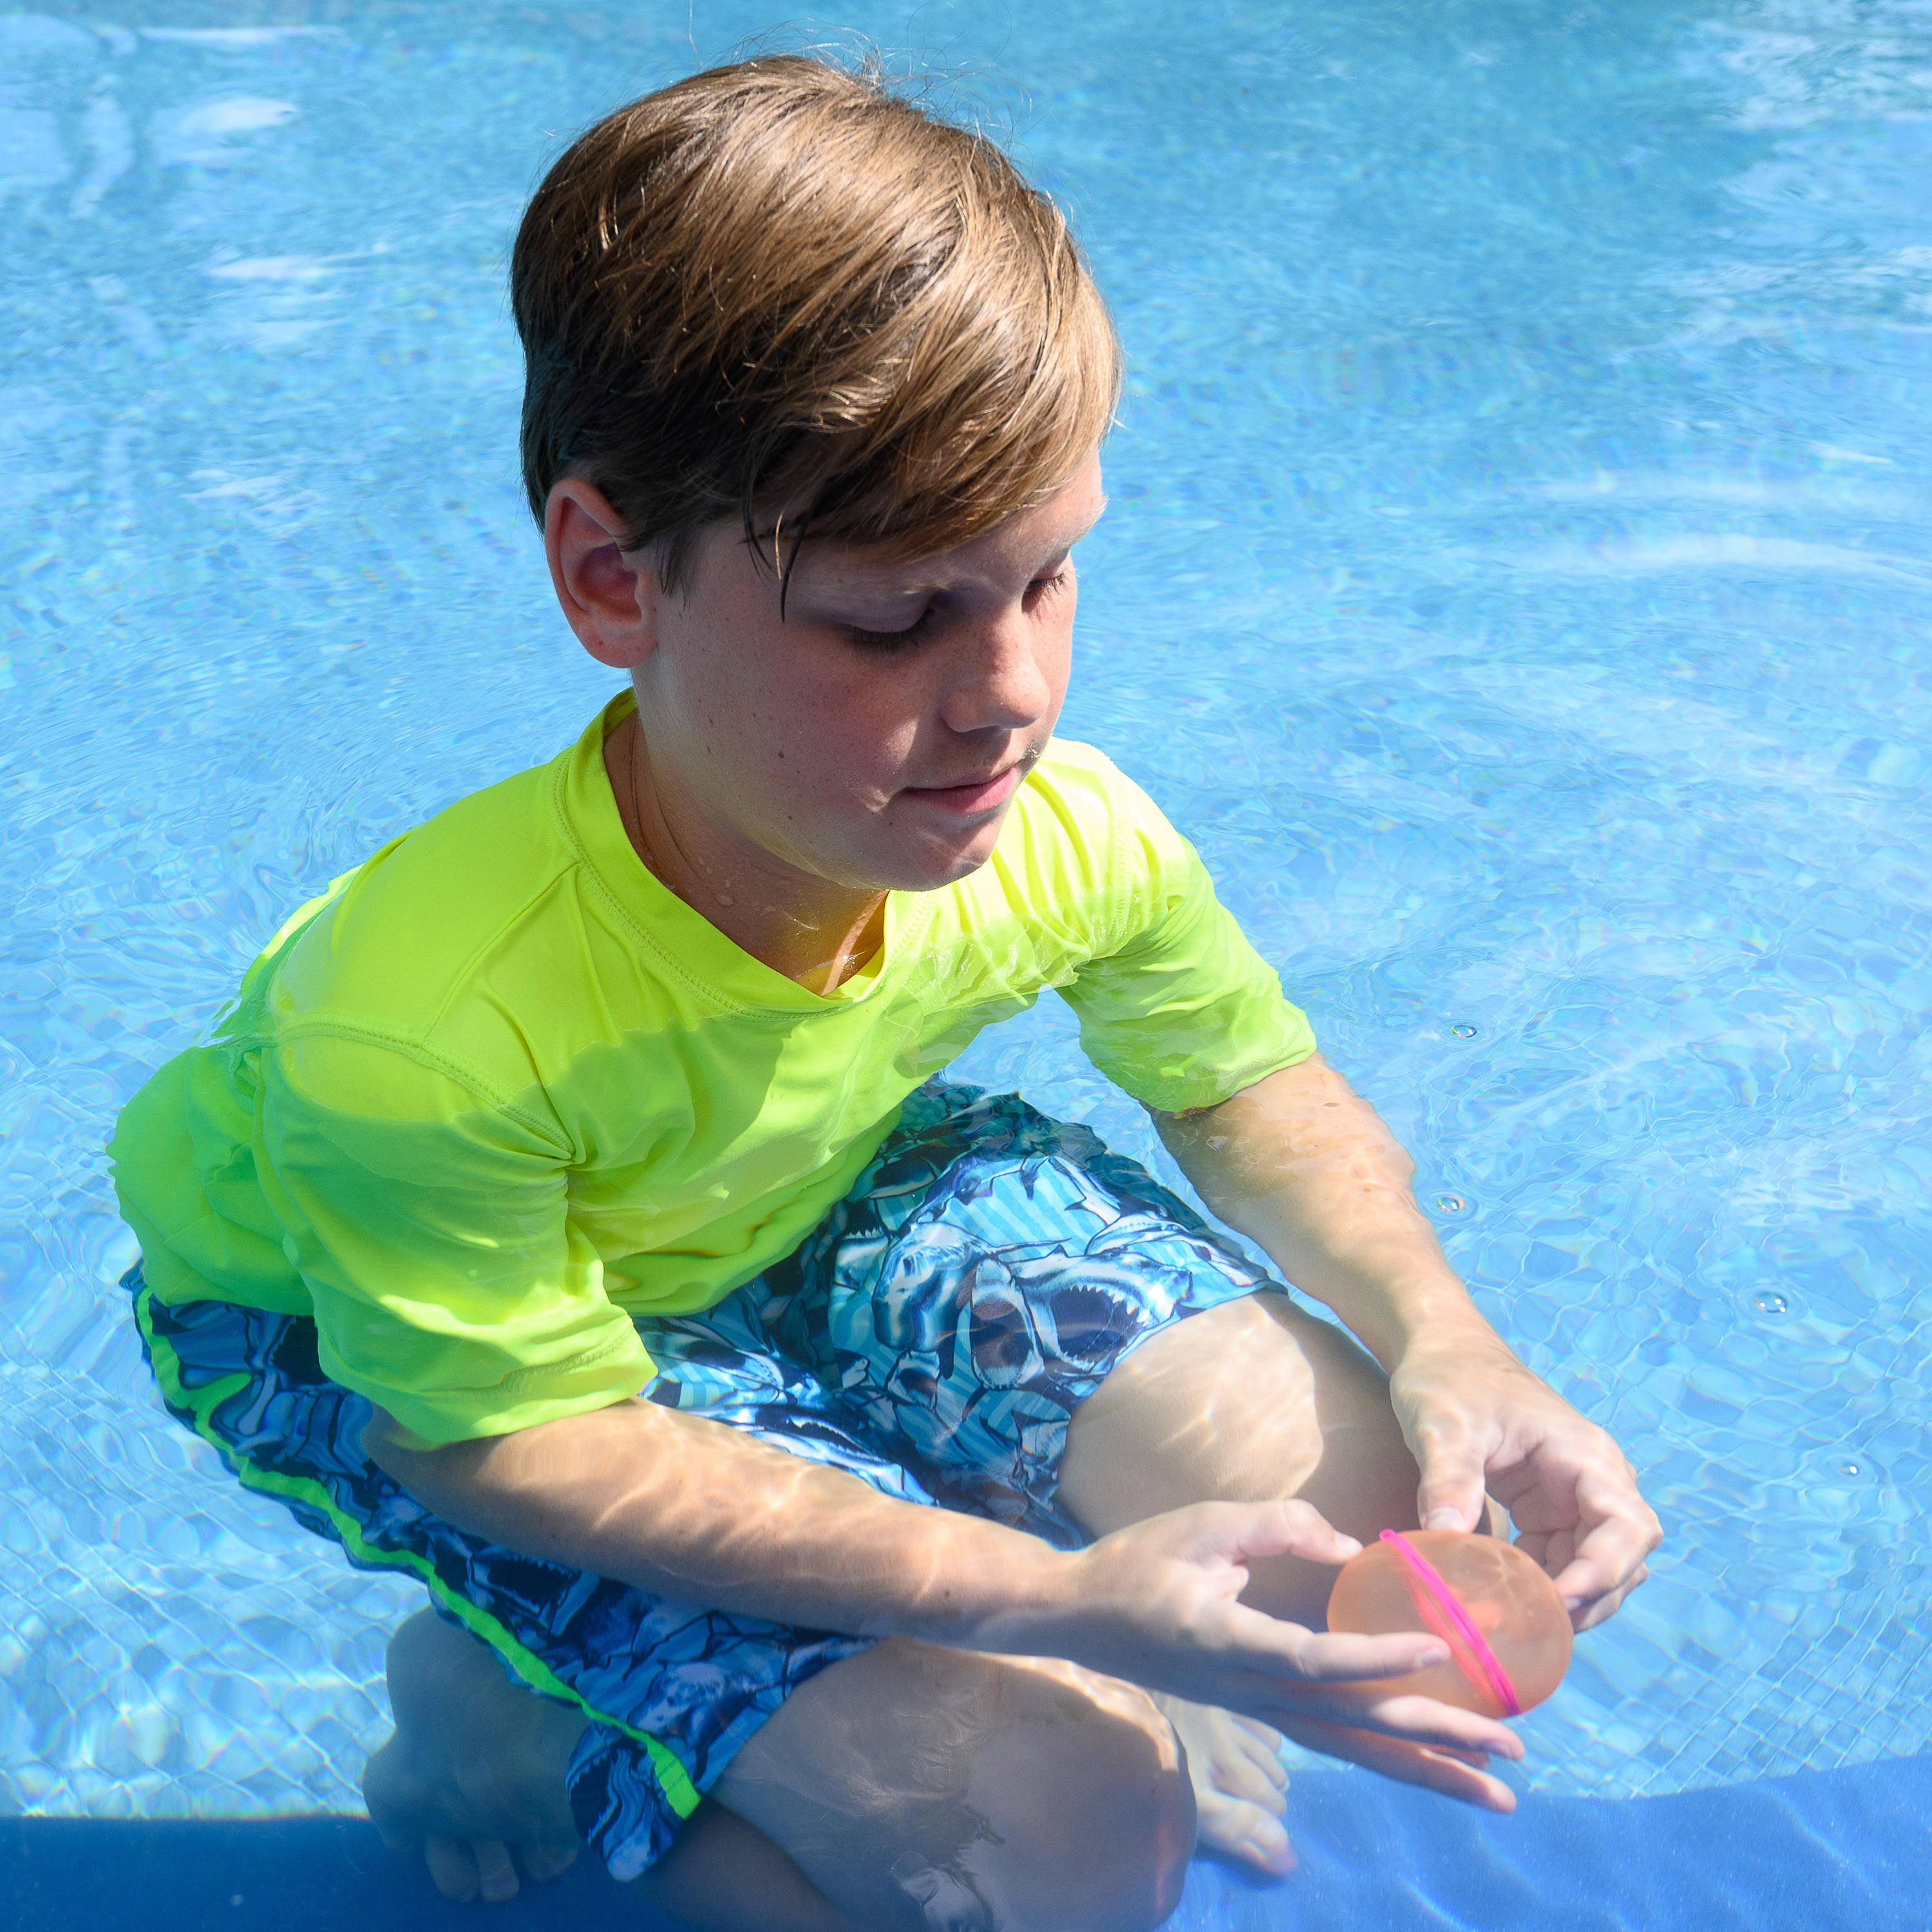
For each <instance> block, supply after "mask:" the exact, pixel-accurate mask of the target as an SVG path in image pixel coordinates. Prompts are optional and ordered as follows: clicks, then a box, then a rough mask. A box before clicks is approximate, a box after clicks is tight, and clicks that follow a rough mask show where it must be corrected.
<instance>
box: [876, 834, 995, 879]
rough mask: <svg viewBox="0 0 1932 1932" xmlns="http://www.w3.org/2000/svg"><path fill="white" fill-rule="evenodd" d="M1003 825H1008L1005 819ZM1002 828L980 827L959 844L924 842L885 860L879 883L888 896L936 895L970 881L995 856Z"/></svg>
mask: <svg viewBox="0 0 1932 1932" xmlns="http://www.w3.org/2000/svg"><path fill="white" fill-rule="evenodd" d="M1001 822H1002V823H1003V822H1004V819H1002V820H1001ZM999 835H1000V827H999V824H998V823H995V824H993V825H991V826H978V827H977V828H975V829H974V831H973V832H972V833H971V835H969V836H962V838H959V839H958V840H952V839H947V840H945V841H940V840H937V839H934V840H922V841H920V842H919V845H918V846H917V847H915V848H913V849H912V850H904V849H903V848H902V849H901V850H899V851H898V852H896V853H892V855H891V856H890V858H889V859H886V858H885V857H883V855H882V857H881V862H880V868H879V871H878V874H877V878H878V883H880V885H881V886H884V887H885V889H886V890H887V891H888V892H938V891H939V890H941V889H942V888H943V887H944V886H950V885H955V884H956V883H958V882H959V880H962V879H965V878H970V877H971V876H972V874H974V873H975V872H977V871H978V870H979V869H980V867H981V866H982V865H984V864H985V863H986V861H987V860H988V859H990V858H991V857H992V856H993V847H995V845H996V844H998V842H999Z"/></svg>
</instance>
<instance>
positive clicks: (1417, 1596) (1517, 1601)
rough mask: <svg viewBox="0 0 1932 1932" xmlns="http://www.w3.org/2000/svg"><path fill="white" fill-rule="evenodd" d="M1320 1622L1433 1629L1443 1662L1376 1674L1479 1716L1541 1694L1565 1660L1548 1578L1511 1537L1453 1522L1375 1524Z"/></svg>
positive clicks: (1518, 1707)
mask: <svg viewBox="0 0 1932 1932" xmlns="http://www.w3.org/2000/svg"><path fill="white" fill-rule="evenodd" d="M1328 1628H1330V1629H1331V1631H1355V1632H1356V1633H1357V1634H1360V1635H1361V1636H1364V1637H1388V1636H1392V1635H1395V1634H1399V1633H1400V1632H1403V1631H1428V1632H1429V1633H1430V1634H1431V1635H1433V1636H1435V1637H1441V1638H1442V1640H1444V1642H1445V1643H1447V1644H1448V1646H1449V1661H1448V1663H1447V1664H1435V1665H1433V1666H1432V1667H1430V1669H1428V1670H1418V1671H1414V1672H1412V1673H1410V1674H1409V1676H1406V1677H1395V1678H1389V1679H1385V1680H1383V1681H1385V1682H1387V1683H1388V1686H1389V1688H1391V1689H1392V1690H1396V1689H1399V1690H1402V1691H1411V1692H1413V1693H1414V1694H1416V1695H1417V1696H1418V1697H1434V1698H1437V1699H1439V1700H1440V1701H1441V1702H1442V1703H1445V1704H1454V1705H1457V1706H1460V1707H1461V1708H1462V1709H1463V1710H1466V1711H1478V1712H1481V1714H1482V1715H1484V1717H1486V1718H1513V1717H1515V1716H1517V1715H1519V1714H1520V1713H1521V1712H1524V1711H1527V1710H1529V1709H1531V1708H1532V1706H1535V1705H1538V1704H1540V1703H1542V1702H1543V1700H1544V1698H1546V1697H1548V1696H1549V1695H1550V1693H1551V1692H1552V1691H1554V1690H1555V1689H1556V1687H1557V1685H1559V1684H1561V1683H1562V1682H1563V1673H1564V1672H1565V1671H1566V1670H1568V1669H1569V1667H1570V1644H1571V1637H1570V1615H1569V1613H1568V1611H1567V1610H1565V1609H1564V1607H1563V1599H1562V1598H1561V1597H1559V1595H1557V1594H1556V1585H1555V1584H1554V1583H1552V1582H1551V1581H1550V1579H1549V1577H1547V1576H1546V1575H1545V1574H1544V1572H1543V1571H1542V1569H1541V1568H1540V1567H1539V1566H1538V1564H1537V1563H1536V1562H1535V1559H1533V1558H1532V1557H1530V1556H1526V1555H1525V1554H1524V1553H1523V1551H1522V1550H1518V1549H1517V1548H1515V1547H1514V1545H1512V1544H1508V1543H1505V1542H1504V1541H1502V1539H1501V1538H1498V1537H1493V1536H1471V1535H1466V1534H1465V1533H1464V1532H1463V1531H1461V1530H1455V1529H1417V1530H1411V1531H1410V1532H1409V1533H1408V1534H1407V1535H1398V1534H1397V1532H1395V1531H1394V1530H1385V1531H1384V1532H1382V1540H1381V1541H1379V1542H1378V1543H1372V1544H1370V1546H1369V1547H1368V1548H1367V1549H1366V1550H1364V1551H1363V1552H1362V1553H1361V1556H1356V1557H1352V1558H1351V1559H1350V1560H1349V1562H1346V1563H1345V1564H1344V1565H1343V1566H1342V1573H1341V1574H1340V1576H1339V1577H1337V1578H1336V1579H1335V1587H1334V1589H1333V1590H1332V1591H1331V1592H1330V1593H1329V1596H1328Z"/></svg>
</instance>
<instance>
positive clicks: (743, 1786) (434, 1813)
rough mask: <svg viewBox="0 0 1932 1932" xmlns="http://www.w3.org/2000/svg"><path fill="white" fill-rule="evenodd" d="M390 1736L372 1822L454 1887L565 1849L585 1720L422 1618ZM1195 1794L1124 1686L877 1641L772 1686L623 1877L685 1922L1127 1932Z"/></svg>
mask: <svg viewBox="0 0 1932 1932" xmlns="http://www.w3.org/2000/svg"><path fill="white" fill-rule="evenodd" d="M390 1665H391V1685H392V1700H393V1702H394V1704H395V1709H396V1715H397V1724H398V1733H397V1736H396V1737H395V1739H393V1740H392V1742H390V1743H389V1744H388V1745H385V1746H384V1747H383V1749H382V1750H381V1751H378V1752H377V1754H376V1755H375V1757H373V1758H372V1759H371V1760H370V1764H369V1769H368V1772H367V1774H366V1775H365V1781H364V1788H365V1794H366V1796H367V1797H368V1803H369V1809H370V1814H371V1817H373V1818H374V1819H375V1820H377V1823H378V1825H379V1826H381V1828H382V1829H383V1835H384V1838H385V1839H386V1841H388V1842H389V1843H390V1844H391V1845H392V1846H395V1847H397V1848H398V1849H406V1848H410V1847H413V1846H416V1845H418V1844H420V1845H421V1846H422V1847H423V1849H424V1850H425V1853H426V1855H428V1858H429V1861H430V1868H431V1873H432V1874H433V1875H434V1877H435V1878H436V1880H437V1885H439V1887H440V1888H441V1889H443V1891H445V1892H446V1894H448V1895H449V1896H451V1897H476V1896H478V1894H481V1895H482V1896H484V1897H508V1896H509V1895H511V1893H513V1892H514V1891H515V1889H516V1876H515V1871H514V1866H513V1865H512V1864H511V1857H510V1852H509V1849H508V1847H509V1846H511V1845H512V1844H514V1845H515V1846H517V1849H518V1851H519V1853H520V1855H521V1857H522V1858H523V1864H524V1866H525V1869H526V1872H528V1873H529V1874H530V1875H531V1876H538V1874H539V1873H540V1872H541V1871H542V1870H547V1869H549V1870H553V1869H560V1868H561V1867H560V1865H559V1864H557V1863H556V1860H557V1859H558V1858H559V1857H560V1856H561V1855H562V1851H563V1850H564V1849H565V1848H567V1847H568V1846H571V1844H573V1843H574V1836H575V1835H574V1829H573V1828H572V1826H571V1821H570V1815H569V1808H568V1804H567V1802H565V1793H564V1786H563V1775H564V1771H565V1766H567V1764H568V1761H569V1757H570V1753H571V1749H572V1748H573V1747H574V1745H575V1742H576V1740H577V1736H578V1735H579V1734H580V1732H581V1730H582V1720H581V1719H580V1718H577V1717H576V1716H575V1715H573V1714H572V1713H571V1712H568V1711H567V1710H565V1709H562V1707H561V1706H557V1705H555V1704H552V1703H548V1702H547V1701H546V1700H543V1699H541V1698H538V1697H534V1696H532V1694H529V1692H527V1691H522V1690H520V1689H518V1688H517V1687H515V1686H514V1685H511V1683H510V1682H508V1679H506V1678H505V1676H504V1674H503V1672H502V1670H501V1668H500V1667H499V1665H498V1664H496V1660H495V1659H494V1658H492V1657H491V1656H490V1655H489V1654H488V1653H487V1652H486V1651H484V1649H483V1648H482V1646H481V1645H480V1644H478V1643H476V1642H475V1640H473V1639H472V1638H470V1637H466V1636H465V1635H463V1633H461V1632H460V1631H456V1630H454V1629H452V1628H450V1627H449V1625H446V1624H444V1623H443V1622H440V1620H439V1619H436V1618H434V1617H433V1616H429V1615H428V1614H427V1613H425V1615H424V1616H421V1617H418V1618H416V1619H412V1620H411V1622H410V1623H408V1624H407V1625H404V1627H403V1629H402V1630H401V1631H399V1632H398V1634H397V1637H396V1639H395V1642H394V1643H392V1646H391V1654H390ZM1193 1829H1194V1808H1193V1800H1192V1796H1191V1794H1190V1790H1189V1787H1188V1783H1187V1778H1186V1776H1185V1775H1184V1772H1183V1769H1182V1766H1181V1760H1180V1757H1179V1754H1178V1752H1177V1751H1176V1750H1175V1745H1174V1741H1173V1736H1172V1733H1171V1732H1170V1730H1169V1727H1168V1725H1167V1724H1166V1722H1165V1721H1163V1718H1161V1715H1160V1713H1159V1712H1158V1711H1157V1709H1155V1708H1154V1705H1153V1703H1152V1702H1151V1700H1149V1699H1148V1697H1145V1695H1144V1694H1142V1692H1140V1691H1136V1690H1134V1689H1133V1688H1131V1687H1130V1686H1128V1685H1121V1684H1116V1683H1114V1682H1111V1681H1110V1680H1109V1679H1105V1678H1100V1677H1096V1676H1093V1675H1092V1674H1091V1673H1088V1672H1085V1671H1082V1670H1077V1669H1076V1668H1075V1667H1073V1666H1072V1665H1070V1664H1052V1663H1041V1664H1034V1663H1028V1662H1016V1661H1012V1660H1008V1659H1004V1658H988V1657H980V1656H977V1655H973V1654H971V1653H968V1652H959V1651H951V1650H943V1649H935V1648H934V1647H932V1646H928V1645H923V1644H917V1643H907V1642H904V1641H902V1640H893V1641H892V1642H889V1643H883V1644H881V1645H880V1646H878V1647H877V1649H873V1650H871V1651H868V1652H865V1653H864V1654H863V1655H860V1656H858V1657H856V1658H849V1659H847V1661H844V1663H841V1664H835V1665H833V1666H832V1667H831V1668H830V1669H829V1670H826V1671H824V1672H822V1673H820V1675H819V1676H817V1677H814V1678H813V1679H811V1681H810V1682H808V1683H807V1684H805V1685H803V1686H802V1688H800V1689H799V1690H798V1691H796V1692H794V1693H793V1695H792V1696H791V1697H790V1698H788V1699H787V1700H786V1702H785V1704H784V1706H783V1708H782V1709H781V1710H780V1711H779V1712H778V1714H777V1715H775V1717H774V1718H772V1719H771V1720H770V1721H769V1723H767V1724H766V1725H765V1726H764V1727H763V1729H761V1730H760V1731H759V1732H758V1733H757V1735H756V1736H754V1738H753V1739H751V1742H750V1743H749V1744H748V1745H746V1746H745V1748H744V1750H743V1751H741V1752H740V1753H739V1754H738V1757H736V1759H735V1760H733V1763H732V1764H731V1765H730V1767H729V1769H727V1772H726V1773H725V1775H724V1778H722V1779H721V1780H720V1781H719V1782H718V1785H717V1786H716V1787H715V1790H713V1792H712V1794H711V1796H709V1798H707V1799H706V1801H705V1802H704V1804H703V1805H702V1806H700V1808H699V1810H698V1811H697V1813H696V1814H695V1815H694V1817H692V1819H691V1821H690V1823H688V1825H687V1826H685V1829H684V1831H683V1832H682V1834H681V1835H680V1836H679V1839H678V1841H677V1843H676V1845H675V1846H673V1848H672V1849H671V1851H670V1853H669V1854H668V1855H667V1856H666V1857H665V1858H663V1859H662V1860H661V1861H660V1862H659V1863H658V1864H657V1865H656V1866H655V1867H653V1868H652V1870H651V1872H650V1873H649V1874H648V1875H647V1876H646V1878H645V1879H643V1881H641V1882H640V1888H641V1889H642V1890H643V1891H644V1893H645V1895H646V1897H648V1898H649V1900H650V1902H651V1903H652V1904H653V1905H655V1906H657V1907H658V1909H660V1910H662V1911H664V1912H667V1913H669V1914H670V1915H672V1916H673V1917H675V1918H679V1919H682V1921H685V1923H686V1924H688V1925H691V1926H692V1927H695V1928H697V1932H899V1928H904V1932H922V1929H923V1928H935V1932H936V1929H937V1928H944V1932H1036V1928H1037V1932H1088V1928H1091V1932H1147V1928H1151V1927H1154V1925H1157V1924H1159V1923H1160V1921H1161V1920H1162V1919H1163V1918H1166V1916H1167V1915H1168V1914H1169V1912H1171V1911H1172V1909H1173V1908H1174V1906H1175V1903H1177V1902H1178V1898H1179V1896H1180V1887H1181V1879H1182V1876H1183V1875H1184V1871H1185V1869H1186V1865H1187V1858H1188V1855H1189V1854H1190V1852H1191V1850H1192V1849H1193Z"/></svg>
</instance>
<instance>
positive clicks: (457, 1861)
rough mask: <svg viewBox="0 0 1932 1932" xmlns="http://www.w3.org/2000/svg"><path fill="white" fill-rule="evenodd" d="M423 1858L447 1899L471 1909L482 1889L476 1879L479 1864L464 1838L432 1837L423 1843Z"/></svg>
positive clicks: (431, 1875)
mask: <svg viewBox="0 0 1932 1932" xmlns="http://www.w3.org/2000/svg"><path fill="white" fill-rule="evenodd" d="M423 1858H424V1859H425V1861H426V1862H427V1863H428V1866H429V1875H430V1877H431V1879H432V1880H434V1882H435V1885H436V1888H437V1891H440V1892H441V1893H442V1894H443V1897H445V1898H453V1899H454V1900H455V1901H456V1902H457V1903H458V1905H467V1904H468V1903H469V1901H470V1900H472V1898H474V1897H475V1896H476V1895H477V1893H478V1891H480V1890H481V1886H480V1885H478V1881H477V1877H476V1861H475V1858H474V1857H473V1856H472V1855H471V1852H470V1849H469V1846H468V1845H467V1844H466V1843H465V1842H464V1841H463V1840H462V1839H460V1838H442V1837H440V1836H438V1835H434V1834H432V1835H431V1836H430V1837H428V1838H425V1839H424V1841H423Z"/></svg>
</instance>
